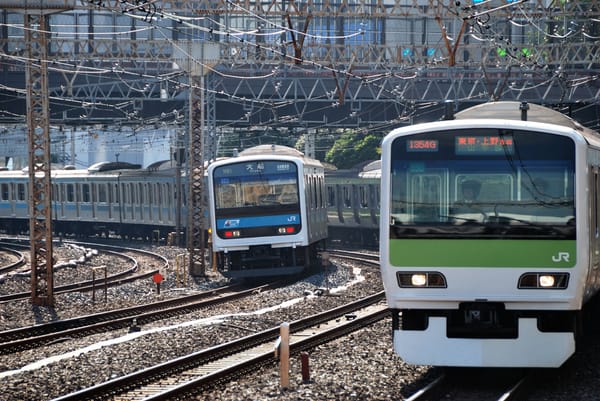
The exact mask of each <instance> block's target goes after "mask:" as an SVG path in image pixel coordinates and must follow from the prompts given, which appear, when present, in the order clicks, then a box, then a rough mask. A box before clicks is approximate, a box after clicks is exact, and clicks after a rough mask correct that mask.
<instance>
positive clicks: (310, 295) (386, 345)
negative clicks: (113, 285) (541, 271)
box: [0, 247, 600, 401]
mask: <svg viewBox="0 0 600 401" xmlns="http://www.w3.org/2000/svg"><path fill="white" fill-rule="evenodd" d="M154 250H156V251H159V252H160V253H162V254H164V255H165V256H167V257H168V258H172V259H174V258H175V255H176V254H178V253H181V249H174V248H169V247H160V248H154ZM59 252H62V251H57V253H59ZM98 262H99V261H94V262H93V263H94V264H97V263H98ZM105 262H106V261H102V263H105ZM65 271H67V270H65ZM64 274H69V273H64ZM70 274H73V275H77V274H81V275H88V274H89V271H86V270H85V267H84V266H80V267H78V268H76V269H70ZM163 274H164V275H165V277H166V280H165V282H164V283H163V285H162V287H161V288H162V290H161V294H160V295H157V294H156V287H155V285H154V284H153V283H152V282H151V280H147V281H146V282H138V283H133V284H126V285H123V286H120V287H119V288H118V289H109V292H108V303H106V304H105V303H104V300H103V297H99V296H98V295H99V294H97V297H96V302H95V303H92V301H91V294H89V293H84V294H70V295H57V296H56V305H55V307H54V308H52V309H50V308H43V307H36V306H32V305H31V304H30V303H29V302H28V301H24V302H15V303H10V304H6V305H2V307H1V308H0V330H6V329H8V328H12V327H19V326H22V325H30V324H32V323H34V322H45V321H48V320H50V319H54V318H68V317H73V316H78V315H83V314H87V313H91V312H96V311H99V310H104V309H111V308H117V307H118V308H122V307H126V306H128V305H136V304H140V303H144V302H151V301H155V300H157V299H158V298H166V297H173V296H178V295H180V294H184V293H185V294H188V293H191V292H194V291H202V290H204V289H207V288H213V287H216V286H219V285H223V284H225V283H226V282H227V280H226V279H224V278H223V277H221V276H219V275H218V274H216V273H212V272H210V274H209V278H208V279H206V280H193V279H189V280H188V283H187V286H185V288H175V286H174V281H175V272H174V271H173V270H170V271H167V272H164V273H163ZM86 278H87V277H86ZM64 279H65V280H66V279H67V278H64ZM16 280H24V279H22V278H21V279H18V278H17V279H16ZM11 282H13V283H14V281H13V280H12V279H11V280H6V281H5V282H4V283H0V291H2V292H4V291H8V290H9V286H10V285H12V284H11ZM20 285H21V284H20ZM343 286H347V287H346V288H344V289H340V291H334V295H332V296H315V295H314V294H315V293H316V292H317V291H316V290H317V289H319V288H324V287H329V288H337V287H343ZM380 289H381V283H380V277H379V273H378V272H377V271H369V270H368V269H365V270H361V271H359V270H357V269H353V268H352V267H351V266H348V265H346V264H342V263H338V264H336V265H334V266H333V267H332V268H330V269H328V272H327V275H324V274H322V275H314V276H311V277H310V278H308V279H306V280H303V281H302V282H299V283H296V284H294V285H291V286H288V287H286V288H284V289H280V290H276V291H268V292H264V293H260V294H256V295H254V296H252V297H250V298H246V299H244V300H243V301H239V302H236V303H234V304H228V305H227V306H222V307H215V308H211V310H209V311H197V312H194V313H192V314H189V315H185V316H182V317H179V318H172V319H169V320H168V321H162V322H156V323H154V324H152V325H148V326H144V327H142V332H141V333H142V334H143V335H141V336H139V337H135V336H133V335H129V334H128V330H127V329H124V330H119V331H115V332H110V333H104V334H97V335H94V336H90V337H86V338H84V339H72V338H66V339H64V340H63V341H57V342H55V343H53V344H50V345H47V346H44V347H40V348H37V349H35V350H28V351H23V352H18V353H15V354H11V355H2V356H0V385H1V386H2V389H3V391H2V396H1V397H0V399H1V400H2V401H16V400H47V399H52V398H55V397H58V396H60V395H62V394H66V393H69V392H73V391H76V390H77V389H79V388H83V387H86V386H90V385H92V384H94V383H98V382H102V381H106V380H109V379H111V378H114V377H117V376H119V375H123V374H127V373H129V372H132V371H135V370H139V369H142V368H144V367H147V366H151V365H152V364H156V363H158V362H161V361H164V360H168V359H172V358H175V357H177V356H181V355H185V354H186V353H190V352H194V351H198V350H201V349H203V348H206V347H208V346H211V345H215V344H218V343H222V342H225V341H229V340H230V339H232V338H234V337H240V336H245V335H248V334H250V333H253V332H256V331H259V330H263V329H265V328H267V327H272V326H275V325H279V324H281V323H282V322H285V321H292V320H295V319H297V318H299V317H301V316H307V315H310V314H314V313H316V312H317V311H319V310H324V309H328V308H331V307H334V306H337V305H341V304H343V303H346V302H349V301H350V300H352V299H356V298H358V297H360V296H363V295H365V294H367V293H372V292H374V291H378V290H380ZM289 299H296V300H297V301H298V302H296V303H293V304H291V305H289V306H286V307H279V308H278V305H280V304H281V303H282V302H284V301H287V300H289ZM214 316H219V319H214V318H213V317H214ZM390 327H391V320H390V319H385V320H384V321H381V322H379V323H377V324H375V325H373V326H371V327H368V328H365V329H362V330H360V331H357V332H355V333H353V334H351V335H349V336H347V337H344V338H341V339H338V340H336V341H334V342H332V343H329V344H326V345H323V346H320V347H318V348H316V349H314V350H312V351H310V352H309V368H310V369H309V373H310V380H309V381H308V382H307V383H304V382H303V378H302V372H301V363H300V358H299V356H292V359H291V361H290V386H289V387H288V388H282V387H281V385H280V378H279V368H278V366H277V364H273V365H272V366H266V367H264V368H262V369H260V370H258V371H257V372H254V373H252V374H250V375H249V376H247V377H244V378H243V379H239V380H237V381H235V382H231V383H228V384H226V385H223V386H222V387H219V388H218V389H212V390H210V391H208V392H206V393H203V394H199V395H197V396H195V397H193V399H197V400H208V399H210V400H218V401H230V400H282V401H288V400H401V399H404V398H406V397H408V396H409V395H411V394H412V393H413V392H414V391H416V390H417V389H418V388H419V387H420V386H421V385H423V384H424V383H427V382H429V381H430V380H431V379H432V378H433V377H435V376H436V375H437V374H438V373H439V369H438V368H433V367H428V366H409V365H406V364H404V363H403V362H402V360H401V359H400V358H399V357H398V356H397V355H395V354H394V352H393V350H392V348H391V347H392V343H391V332H390ZM52 357H53V358H55V360H51V359H49V358H52ZM599 359H600V345H599V344H598V341H597V342H596V344H594V343H592V344H587V345H586V346H585V347H584V348H583V349H582V350H581V351H578V353H577V354H576V355H575V357H574V358H573V359H572V360H571V361H570V362H569V363H568V364H567V369H561V370H556V371H551V372H547V374H548V376H549V377H548V379H547V382H546V380H545V383H544V385H543V386H540V388H539V390H538V391H536V394H535V395H534V396H533V397H532V398H530V399H532V400H536V401H541V400H550V401H555V400H572V399H578V400H598V399H600V398H599V397H597V395H596V389H597V388H598V386H599V385H600V379H599V378H598V375H597V373H596V372H597V366H598V363H597V362H598V360H599ZM36 363H37V364H36ZM18 369H22V371H19V370H18Z"/></svg>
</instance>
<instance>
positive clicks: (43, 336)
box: [0, 283, 278, 355]
mask: <svg viewBox="0 0 600 401" xmlns="http://www.w3.org/2000/svg"><path fill="white" fill-rule="evenodd" d="M276 285H278V284H276V283H270V284H263V285H259V286H256V287H253V288H246V289H243V288H241V287H240V286H239V285H231V286H226V287H222V288H218V289H214V290H210V291H205V292H202V293H199V294H195V295H189V296H185V297H180V298H176V299H170V300H165V301H160V302H154V303H151V304H146V305H141V306H138V307H129V308H124V309H119V310H111V311H107V312H101V313H96V314H91V315H87V316H81V317H76V318H73V319H66V320H60V321H56V322H51V323H45V324H40V325H35V326H30V327H23V328H18V329H12V330H7V331H2V332H0V355H2V354H9V353H13V352H18V351H22V350H25V349H30V348H33V347H36V346H41V345H44V344H47V343H50V342H53V341H57V340H58V339H61V338H72V337H82V336H86V335H90V334H94V333H99V332H105V331H108V330H117V329H121V328H125V327H131V326H132V325H133V324H134V323H133V322H134V321H135V324H137V325H143V324H147V323H150V322H153V321H157V320H161V319H165V318H169V317H173V316H177V315H181V314H185V313H189V312H193V311H195V310H198V309H204V308H208V307H211V306H214V305H217V304H222V303H226V302H230V301H233V300H237V299H240V298H244V297H247V296H250V295H252V294H254V293H256V292H257V291H263V290H268V289H270V288H273V287H274V286H276Z"/></svg>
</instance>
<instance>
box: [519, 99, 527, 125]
mask: <svg viewBox="0 0 600 401" xmlns="http://www.w3.org/2000/svg"><path fill="white" fill-rule="evenodd" d="M519 110H521V120H522V121H527V110H529V105H528V104H527V102H521V106H519Z"/></svg>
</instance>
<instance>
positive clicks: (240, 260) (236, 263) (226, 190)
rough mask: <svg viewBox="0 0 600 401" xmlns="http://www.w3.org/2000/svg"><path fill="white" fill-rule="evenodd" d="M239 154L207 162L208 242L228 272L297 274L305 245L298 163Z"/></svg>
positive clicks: (229, 274) (230, 274) (242, 275)
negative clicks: (209, 236)
mask: <svg viewBox="0 0 600 401" xmlns="http://www.w3.org/2000/svg"><path fill="white" fill-rule="evenodd" d="M298 160H299V159H297V158H291V157H285V156H281V157H277V158H276V157H274V156H271V157H267V158H265V157H258V156H249V157H244V158H242V157H240V158H239V159H237V158H232V159H229V160H226V161H222V162H216V163H214V164H212V165H211V166H210V167H209V189H210V194H211V196H210V208H211V227H212V230H213V232H212V246H213V252H214V255H216V265H217V268H218V269H219V270H220V271H221V273H222V274H223V275H225V276H226V277H232V278H251V277H267V276H279V275H292V274H297V273H299V272H300V271H302V270H303V269H304V263H305V260H304V254H303V253H302V252H300V250H301V249H304V247H305V246H306V245H307V241H308V239H307V233H306V227H305V226H306V224H304V221H303V218H304V214H303V213H302V210H305V207H306V206H305V204H304V199H303V197H302V196H300V194H302V193H304V190H305V188H304V183H303V180H302V179H300V177H302V173H303V172H302V168H303V166H302V163H301V162H299V161H298Z"/></svg>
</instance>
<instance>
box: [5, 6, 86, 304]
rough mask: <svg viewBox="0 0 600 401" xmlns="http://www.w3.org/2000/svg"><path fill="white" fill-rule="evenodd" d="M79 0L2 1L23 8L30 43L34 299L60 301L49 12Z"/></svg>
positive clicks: (28, 79)
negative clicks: (55, 243)
mask: <svg viewBox="0 0 600 401" xmlns="http://www.w3.org/2000/svg"><path fill="white" fill-rule="evenodd" d="M74 2H75V1H74V0H45V1H44V0H37V1H34V0H20V1H14V0H13V1H10V0H0V8H2V9H10V10H13V11H16V12H20V13H23V16H24V23H23V28H24V30H25V43H26V55H27V61H26V70H25V77H26V78H25V79H26V88H27V139H28V147H29V152H28V153H29V236H30V251H31V261H30V264H31V303H33V304H34V305H43V306H52V305H54V273H53V255H52V199H51V198H52V186H51V180H50V167H51V159H50V144H51V142H50V118H49V114H50V111H49V104H50V102H49V97H48V36H49V30H50V29H49V24H48V15H49V14H52V13H56V12H60V11H65V10H68V9H71V8H73V7H74V6H73V3H74Z"/></svg>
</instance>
